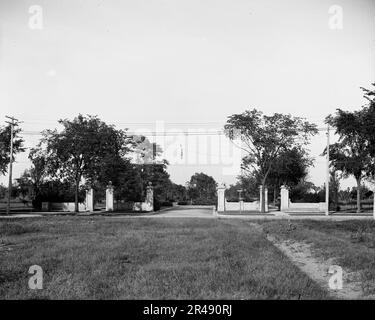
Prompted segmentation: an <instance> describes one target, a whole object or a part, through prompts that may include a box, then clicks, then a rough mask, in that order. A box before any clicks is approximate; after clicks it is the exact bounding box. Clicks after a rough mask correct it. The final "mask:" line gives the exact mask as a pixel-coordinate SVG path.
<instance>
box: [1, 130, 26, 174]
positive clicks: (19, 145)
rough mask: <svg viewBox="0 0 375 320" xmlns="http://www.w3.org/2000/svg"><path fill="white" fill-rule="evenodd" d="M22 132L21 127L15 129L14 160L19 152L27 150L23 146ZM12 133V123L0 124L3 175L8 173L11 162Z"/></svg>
mask: <svg viewBox="0 0 375 320" xmlns="http://www.w3.org/2000/svg"><path fill="white" fill-rule="evenodd" d="M20 132H21V129H20V128H15V129H14V130H13V160H14V157H15V155H16V154H17V153H19V152H23V151H25V149H24V147H23V142H24V140H23V139H22V138H20V137H19V134H20ZM10 135H11V127H10V125H8V126H5V127H1V126H0V173H1V174H3V175H4V174H6V173H7V171H8V165H9V162H10Z"/></svg>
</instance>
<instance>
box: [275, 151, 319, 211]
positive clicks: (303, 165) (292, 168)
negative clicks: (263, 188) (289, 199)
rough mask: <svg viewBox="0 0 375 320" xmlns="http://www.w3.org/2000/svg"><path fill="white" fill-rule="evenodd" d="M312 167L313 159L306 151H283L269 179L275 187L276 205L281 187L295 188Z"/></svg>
mask: <svg viewBox="0 0 375 320" xmlns="http://www.w3.org/2000/svg"><path fill="white" fill-rule="evenodd" d="M311 165H312V159H311V158H309V157H308V155H307V152H306V150H304V149H302V148H299V147H294V148H292V149H290V150H282V151H281V153H280V154H279V156H278V157H277V159H276V161H275V164H274V165H273V166H272V167H271V170H270V173H269V176H268V179H269V185H270V186H272V187H273V201H274V205H276V198H277V195H278V190H279V189H280V187H281V185H287V186H290V187H293V186H295V185H297V184H298V183H299V182H300V180H301V179H303V178H305V177H306V176H307V174H308V168H309V167H310V166H311Z"/></svg>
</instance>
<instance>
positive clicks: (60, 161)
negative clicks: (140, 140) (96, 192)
mask: <svg viewBox="0 0 375 320" xmlns="http://www.w3.org/2000/svg"><path fill="white" fill-rule="evenodd" d="M59 123H60V124H61V125H62V126H63V130H62V131H61V132H58V131H57V130H56V129H55V130H46V131H44V133H43V138H42V140H41V143H40V145H39V147H40V148H42V147H44V151H45V153H46V158H47V163H48V173H49V174H50V175H51V176H53V177H57V178H59V179H61V180H62V181H67V182H69V183H73V184H74V186H75V211H76V212H78V200H79V199H78V197H79V187H80V183H81V180H82V178H84V179H85V181H86V183H88V184H95V183H97V182H98V177H99V176H100V173H101V172H102V170H103V166H108V165H111V163H112V164H113V161H116V160H117V159H118V157H121V158H123V157H125V156H126V154H127V153H128V152H129V151H130V147H131V139H130V138H129V137H127V136H126V131H124V130H116V129H115V128H114V127H113V126H109V125H107V124H106V123H105V122H103V121H101V120H100V119H99V118H97V117H96V116H90V115H88V116H86V117H85V116H83V115H81V114H80V115H78V116H77V117H76V118H74V119H73V120H72V121H71V120H67V119H65V120H59ZM114 155H116V156H114ZM117 156H118V157H117Z"/></svg>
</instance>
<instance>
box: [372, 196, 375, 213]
mask: <svg viewBox="0 0 375 320" xmlns="http://www.w3.org/2000/svg"><path fill="white" fill-rule="evenodd" d="M372 196H373V197H374V201H373V209H372V210H373V212H374V219H375V190H374V192H373V194H372Z"/></svg>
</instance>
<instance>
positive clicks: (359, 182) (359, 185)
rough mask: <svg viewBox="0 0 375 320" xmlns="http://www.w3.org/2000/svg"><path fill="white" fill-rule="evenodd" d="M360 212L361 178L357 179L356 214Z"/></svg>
mask: <svg viewBox="0 0 375 320" xmlns="http://www.w3.org/2000/svg"><path fill="white" fill-rule="evenodd" d="M360 212H361V178H359V179H357V213H360Z"/></svg>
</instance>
